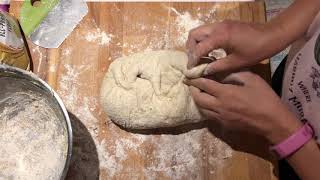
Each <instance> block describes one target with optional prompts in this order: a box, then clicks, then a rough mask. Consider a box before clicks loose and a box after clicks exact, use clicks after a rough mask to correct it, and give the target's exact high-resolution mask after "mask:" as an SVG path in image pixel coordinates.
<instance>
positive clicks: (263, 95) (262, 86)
mask: <svg viewBox="0 0 320 180" xmlns="http://www.w3.org/2000/svg"><path fill="white" fill-rule="evenodd" d="M186 84H188V85H190V86H191V87H190V90H191V94H192V96H193V98H194V101H195V103H196V104H197V105H198V107H199V109H200V112H201V113H203V115H204V116H205V117H207V118H208V119H209V120H216V121H218V122H219V123H221V124H222V125H224V126H225V127H226V128H231V129H237V130H242V131H250V132H253V133H255V134H258V135H262V136H264V137H266V138H267V139H268V140H269V141H270V142H271V143H274V144H276V143H279V142H281V141H282V140H284V139H286V138H287V137H289V136H290V135H291V134H293V133H294V132H295V131H296V130H297V129H298V128H300V127H301V124H300V122H299V121H298V120H297V119H296V117H295V116H294V115H293V114H292V113H291V112H289V110H288V109H287V108H286V107H285V105H283V104H282V102H281V100H280V99H279V97H278V96H277V95H276V94H275V93H274V92H273V90H272V89H271V88H270V87H269V85H268V84H267V83H266V82H265V81H264V80H263V79H262V78H260V77H259V76H257V75H254V74H252V73H249V72H241V73H234V74H231V75H230V76H228V77H227V78H225V79H224V80H223V84H222V83H219V82H216V81H213V80H210V79H205V78H199V79H193V80H187V81H186ZM235 84H237V85H235Z"/></svg>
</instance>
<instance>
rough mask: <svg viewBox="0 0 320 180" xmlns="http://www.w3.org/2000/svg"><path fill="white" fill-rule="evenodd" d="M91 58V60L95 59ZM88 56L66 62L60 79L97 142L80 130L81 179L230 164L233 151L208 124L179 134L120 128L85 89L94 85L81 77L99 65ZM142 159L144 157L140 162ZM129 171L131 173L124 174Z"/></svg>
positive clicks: (182, 173)
mask: <svg viewBox="0 0 320 180" xmlns="http://www.w3.org/2000/svg"><path fill="white" fill-rule="evenodd" d="M86 61H89V62H90V61H92V59H90V58H89V59H86ZM86 61H84V62H82V63H81V64H80V65H78V66H72V65H68V64H65V65H64V68H65V72H64V73H63V75H62V76H61V78H60V81H59V87H60V88H59V91H58V92H59V94H60V96H61V97H62V99H63V101H64V103H65V104H66V106H67V107H68V110H69V111H70V112H72V113H73V114H74V115H75V116H76V117H78V118H79V120H80V121H81V122H82V123H83V124H84V125H85V127H86V128H87V130H88V131H89V133H90V135H91V136H92V138H93V141H94V144H93V145H92V144H90V142H89V140H88V139H87V138H83V136H85V132H80V134H79V135H78V137H79V139H76V140H75V141H77V143H74V152H73V153H74V154H77V155H78V157H76V158H77V159H76V160H75V161H74V164H71V166H70V168H71V169H74V170H75V171H76V172H77V173H78V174H79V175H78V177H79V178H81V177H83V175H85V177H87V178H88V179H99V178H100V179H112V178H114V179H121V178H122V179H123V178H125V177H127V178H130V179H139V177H140V179H142V178H145V179H150V180H152V179H157V178H158V177H164V178H170V179H201V178H202V177H201V174H200V173H199V171H202V170H203V169H202V168H203V167H204V166H206V163H209V164H210V165H211V167H213V169H211V170H210V171H211V173H213V174H214V173H216V172H217V171H219V170H222V169H223V168H225V163H224V162H225V161H226V160H227V159H228V158H230V157H231V156H232V150H231V148H230V147H229V146H228V145H226V144H225V143H223V142H221V140H219V139H217V138H216V137H213V136H208V137H206V136H205V134H207V133H208V131H207V129H199V130H192V131H189V132H185V133H181V134H178V135H170V134H161V135H144V134H134V133H130V132H127V131H125V130H121V129H120V128H119V127H118V126H116V125H115V124H114V123H112V122H111V121H110V120H109V119H105V118H102V117H104V116H101V112H100V111H99V100H98V97H99V96H96V95H92V93H90V94H85V93H83V92H82V91H81V89H83V88H90V87H91V86H93V85H92V84H91V85H90V83H89V84H88V83H87V82H85V81H81V77H82V76H87V75H88V74H90V71H92V68H94V65H92V64H88V63H87V62H86ZM83 64H85V65H83ZM93 92H94V91H93ZM105 121H106V123H104V122H105ZM99 122H100V123H99ZM99 134H103V136H102V137H101V136H99ZM204 138H208V143H207V144H204V143H203V139H204ZM80 144H82V145H81V146H80ZM208 147H210V156H208V157H207V159H208V160H204V159H203V157H204V154H205V151H206V149H207V148H208ZM95 151H96V152H97V155H98V160H99V167H98V168H99V169H98V170H99V171H100V173H99V172H97V169H94V168H95V166H96V165H95V163H93V162H91V160H92V158H91V157H92V154H94V152H95ZM88 158H90V159H88ZM138 159H139V160H141V161H137V160H138ZM126 173H128V174H127V175H128V176H123V175H124V174H126ZM98 174H100V177H98ZM129 175H130V176H129ZM184 177H185V178H184Z"/></svg>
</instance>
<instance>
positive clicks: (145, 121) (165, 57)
mask: <svg viewBox="0 0 320 180" xmlns="http://www.w3.org/2000/svg"><path fill="white" fill-rule="evenodd" d="M187 61H188V57H187V55H186V53H184V52H180V51H169V50H163V51H151V52H144V53H137V54H134V55H131V56H128V57H121V58H118V59H116V60H115V61H113V62H112V63H111V65H110V67H109V69H108V72H107V74H106V75H105V77H104V80H103V83H102V87H101V103H102V106H103V108H104V110H105V111H106V113H107V115H108V116H109V117H110V119H111V120H112V121H114V122H115V123H116V124H119V125H121V126H123V127H125V128H130V129H150V128H159V127H174V126H177V125H181V124H187V123H195V122H199V121H201V120H203V117H202V116H201V114H200V113H199V110H198V108H197V106H196V104H195V103H194V101H193V99H192V97H191V95H190V91H189V87H188V86H187V85H185V84H184V83H183V80H184V79H185V77H186V76H188V77H190V78H197V77H200V76H201V75H202V73H203V71H204V70H205V68H206V66H207V64H202V65H200V66H197V67H195V68H193V69H191V70H187Z"/></svg>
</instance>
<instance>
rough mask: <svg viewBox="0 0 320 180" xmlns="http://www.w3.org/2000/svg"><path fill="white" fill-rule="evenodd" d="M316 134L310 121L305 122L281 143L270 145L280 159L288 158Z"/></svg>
mask: <svg viewBox="0 0 320 180" xmlns="http://www.w3.org/2000/svg"><path fill="white" fill-rule="evenodd" d="M313 136H314V131H313V128H312V126H311V125H310V124H309V123H305V124H304V126H303V127H302V128H301V129H299V130H298V131H297V132H295V133H294V134H292V135H291V136H290V137H288V138H287V139H286V140H284V141H282V142H281V143H279V144H277V145H274V146H272V147H270V150H271V151H274V152H276V153H277V154H278V156H279V158H280V159H283V158H286V157H288V156H290V155H291V154H293V153H294V152H296V151H297V150H299V149H300V148H301V147H302V146H303V145H305V144H306V143H307V142H308V141H309V140H310V139H311V138H312V137H313Z"/></svg>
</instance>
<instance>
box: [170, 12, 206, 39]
mask: <svg viewBox="0 0 320 180" xmlns="http://www.w3.org/2000/svg"><path fill="white" fill-rule="evenodd" d="M171 10H172V11H173V12H175V13H176V14H177V15H178V16H177V18H176V21H175V23H176V25H177V28H178V32H179V35H178V39H177V43H178V45H183V44H185V43H186V41H187V39H188V35H189V31H190V30H192V29H194V28H196V27H198V26H201V25H203V24H204V22H203V21H201V20H200V19H198V18H193V17H192V16H191V14H190V13H189V12H187V11H186V12H184V13H183V14H181V13H179V12H178V11H177V10H176V9H175V8H171Z"/></svg>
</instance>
